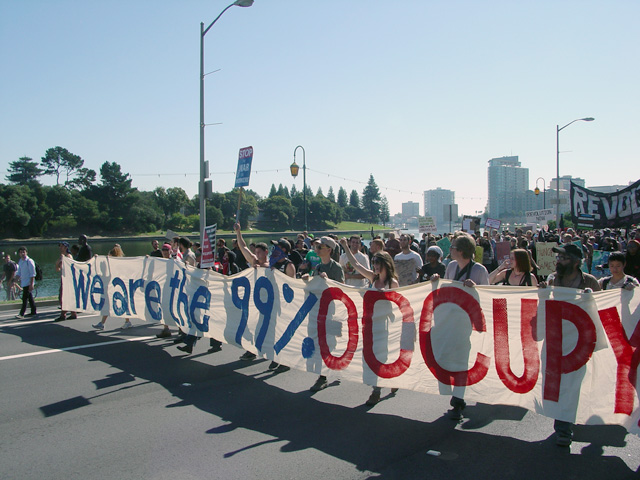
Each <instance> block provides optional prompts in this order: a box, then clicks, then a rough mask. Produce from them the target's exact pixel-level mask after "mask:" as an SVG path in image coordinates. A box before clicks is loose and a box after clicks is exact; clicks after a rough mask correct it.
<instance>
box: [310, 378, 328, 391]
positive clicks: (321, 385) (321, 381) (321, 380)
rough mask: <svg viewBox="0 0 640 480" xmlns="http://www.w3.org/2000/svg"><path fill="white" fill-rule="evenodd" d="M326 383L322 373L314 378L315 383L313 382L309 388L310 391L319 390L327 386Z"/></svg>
mask: <svg viewBox="0 0 640 480" xmlns="http://www.w3.org/2000/svg"><path fill="white" fill-rule="evenodd" d="M327 385H328V383H327V377H325V376H324V375H320V376H319V377H318V379H317V380H316V383H314V384H313V386H312V387H311V388H310V389H309V390H311V391H312V392H319V391H320V390H324V389H325V388H327Z"/></svg>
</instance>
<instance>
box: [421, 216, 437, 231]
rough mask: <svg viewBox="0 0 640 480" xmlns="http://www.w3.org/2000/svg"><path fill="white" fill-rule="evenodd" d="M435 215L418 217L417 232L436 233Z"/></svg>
mask: <svg viewBox="0 0 640 480" xmlns="http://www.w3.org/2000/svg"><path fill="white" fill-rule="evenodd" d="M437 232H438V227H437V226H436V219H435V217H420V218H419V219H418V233H421V234H422V233H437Z"/></svg>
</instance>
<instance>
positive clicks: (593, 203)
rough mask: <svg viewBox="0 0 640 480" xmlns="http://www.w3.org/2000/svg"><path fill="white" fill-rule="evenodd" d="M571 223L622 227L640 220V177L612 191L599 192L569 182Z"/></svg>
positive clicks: (594, 226) (596, 226)
mask: <svg viewBox="0 0 640 480" xmlns="http://www.w3.org/2000/svg"><path fill="white" fill-rule="evenodd" d="M570 197H571V216H572V217H573V223H575V224H576V225H578V224H585V225H588V228H589V229H593V228H598V229H599V228H615V227H621V228H625V227H628V226H629V225H632V224H634V223H638V222H640V180H638V181H637V182H635V183H634V184H633V185H629V186H628V187H627V188H624V189H622V190H620V191H617V192H615V193H601V192H596V191H594V190H589V189H587V188H584V187H581V186H580V185H577V184H575V183H573V182H571V191H570Z"/></svg>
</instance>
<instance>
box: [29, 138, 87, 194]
mask: <svg viewBox="0 0 640 480" xmlns="http://www.w3.org/2000/svg"><path fill="white" fill-rule="evenodd" d="M40 163H41V164H42V166H43V167H44V172H43V173H44V175H55V177H56V185H60V175H62V174H65V175H66V180H65V185H66V184H68V183H69V182H70V181H71V180H70V177H71V175H72V174H73V172H76V171H78V170H79V169H80V168H82V166H83V165H84V160H82V158H80V156H79V155H74V154H73V153H71V152H70V151H69V150H67V149H66V148H63V147H53V148H50V149H48V150H47V151H46V152H45V154H44V157H42V159H41V160H40Z"/></svg>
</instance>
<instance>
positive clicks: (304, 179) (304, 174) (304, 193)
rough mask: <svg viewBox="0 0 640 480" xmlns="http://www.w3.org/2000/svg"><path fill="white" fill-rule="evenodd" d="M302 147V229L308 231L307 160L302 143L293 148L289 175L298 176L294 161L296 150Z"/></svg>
mask: <svg viewBox="0 0 640 480" xmlns="http://www.w3.org/2000/svg"><path fill="white" fill-rule="evenodd" d="M299 148H302V199H303V202H304V203H303V205H304V230H305V231H308V230H309V228H308V227H307V161H306V152H305V151H304V147H303V146H302V145H298V146H297V147H296V148H294V149H293V164H292V165H291V167H290V168H291V175H293V178H295V177H297V176H298V170H299V167H298V164H297V163H296V151H297V150H298V149H299Z"/></svg>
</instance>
